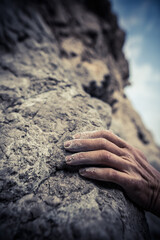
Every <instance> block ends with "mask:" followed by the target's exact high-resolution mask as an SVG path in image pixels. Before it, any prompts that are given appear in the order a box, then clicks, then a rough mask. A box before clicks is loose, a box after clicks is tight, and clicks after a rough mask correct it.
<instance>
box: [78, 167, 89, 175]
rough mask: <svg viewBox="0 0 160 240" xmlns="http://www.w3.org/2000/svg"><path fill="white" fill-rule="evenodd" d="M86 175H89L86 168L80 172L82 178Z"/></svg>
mask: <svg viewBox="0 0 160 240" xmlns="http://www.w3.org/2000/svg"><path fill="white" fill-rule="evenodd" d="M86 173H87V171H86V169H85V168H83V169H80V170H79V174H80V175H82V176H84V175H86Z"/></svg>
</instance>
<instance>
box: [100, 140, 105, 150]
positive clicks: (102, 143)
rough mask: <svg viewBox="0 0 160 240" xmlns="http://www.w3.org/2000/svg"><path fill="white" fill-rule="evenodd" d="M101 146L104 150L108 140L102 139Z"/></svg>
mask: <svg viewBox="0 0 160 240" xmlns="http://www.w3.org/2000/svg"><path fill="white" fill-rule="evenodd" d="M99 144H100V146H101V147H102V148H104V147H105V145H106V140H105V139H104V138H100V139H99Z"/></svg>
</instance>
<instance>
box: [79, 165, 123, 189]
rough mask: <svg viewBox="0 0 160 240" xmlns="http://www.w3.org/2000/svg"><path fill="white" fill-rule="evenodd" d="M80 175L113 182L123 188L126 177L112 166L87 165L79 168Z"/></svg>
mask: <svg viewBox="0 0 160 240" xmlns="http://www.w3.org/2000/svg"><path fill="white" fill-rule="evenodd" d="M79 173H80V175H82V176H83V177H87V178H92V179H96V180H100V181H106V182H113V183H116V184H118V185H120V186H121V187H124V188H125V185H126V183H127V177H126V175H125V173H122V172H119V171H117V170H115V169H112V168H98V167H89V168H83V169H80V170H79Z"/></svg>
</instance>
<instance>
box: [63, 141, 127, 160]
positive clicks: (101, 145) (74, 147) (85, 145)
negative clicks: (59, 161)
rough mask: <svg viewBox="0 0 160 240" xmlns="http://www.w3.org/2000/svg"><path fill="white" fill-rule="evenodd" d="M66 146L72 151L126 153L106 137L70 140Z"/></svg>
mask: <svg viewBox="0 0 160 240" xmlns="http://www.w3.org/2000/svg"><path fill="white" fill-rule="evenodd" d="M64 147H65V149H66V150H68V151H70V152H86V151H95V150H107V151H109V152H112V153H115V154H116V155H119V156H121V155H123V153H124V152H123V150H122V149H121V148H119V147H118V146H116V145H115V144H113V143H112V142H110V141H108V140H107V139H104V138H96V139H75V140H70V141H67V142H65V143H64Z"/></svg>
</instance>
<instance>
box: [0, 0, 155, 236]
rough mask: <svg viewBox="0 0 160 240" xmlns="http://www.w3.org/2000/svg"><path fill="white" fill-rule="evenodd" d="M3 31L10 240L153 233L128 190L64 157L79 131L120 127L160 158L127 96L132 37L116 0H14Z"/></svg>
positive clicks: (6, 6)
mask: <svg viewBox="0 0 160 240" xmlns="http://www.w3.org/2000/svg"><path fill="white" fill-rule="evenodd" d="M0 30H1V31H0V126H1V130H0V136H1V138H0V157H1V161H0V239H69V240H70V239H86V240H87V239H91V240H92V239H93V240H95V239H101V240H103V239H105V240H106V239H149V232H148V227H147V224H146V220H145V216H144V213H143V211H141V210H140V209H138V208H137V207H136V206H134V205H133V204H132V203H131V202H130V201H129V200H128V199H127V198H126V197H125V196H124V194H123V191H122V189H120V188H119V187H118V186H116V185H113V184H109V183H108V184H107V183H105V184H104V183H99V182H96V181H89V180H85V179H82V178H81V177H80V176H79V175H78V173H77V170H78V169H75V168H72V167H68V166H66V164H65V161H64V158H65V156H66V155H67V153H66V152H65V150H64V148H63V143H64V141H66V140H67V139H70V138H71V137H72V135H73V134H74V133H76V132H79V131H86V130H87V131H88V130H96V129H104V128H109V127H110V125H111V128H112V129H113V130H114V131H115V132H116V133H117V134H119V135H120V136H121V137H123V138H125V139H126V140H128V141H130V142H131V143H133V144H134V143H135V144H136V143H137V139H139V140H138V144H139V146H140V145H141V146H142V147H143V148H144V150H145V151H148V153H147V154H150V157H149V160H151V161H152V159H155V161H156V163H157V164H158V154H159V149H158V148H157V146H156V145H155V144H154V142H153V139H152V136H151V135H150V133H149V132H148V131H147V130H146V129H145V127H144V125H143V123H142V122H141V120H140V118H139V116H137V113H135V111H134V110H133V108H132V106H131V104H130V103H129V101H128V99H127V98H126V97H125V96H124V91H123V89H124V87H125V86H127V85H128V84H129V82H128V76H129V72H128V63H127V61H126V59H125V57H124V55H123V52H122V46H123V43H124V39H125V34H124V32H123V31H122V30H121V29H120V28H119V27H118V24H117V20H116V16H115V15H113V14H112V13H111V9H110V4H109V2H108V1H103V0H101V1H100V0H99V1H94V2H93V1H89V0H86V1H80V0H79V1H78V0H77V1H76V0H74V1H73V0H70V1H62V0H61V1H53V0H52V1H51V0H50V1H49V0H48V1H40V2H38V1H36V0H34V1H32V2H31V1H29V0H28V1H25V5H23V4H22V3H21V2H20V1H16V0H15V1H5V0H4V1H1V3H0ZM126 109H127V111H126ZM128 113H129V114H128ZM126 116H128V117H126ZM125 121H127V127H128V129H129V130H128V131H127V132H128V133H126V131H125V129H124V122H125ZM125 126H126V124H125ZM129 133H130V134H129ZM137 134H139V135H137ZM146 149H148V150H146ZM153 154H154V156H155V158H153V157H152V156H153Z"/></svg>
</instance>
